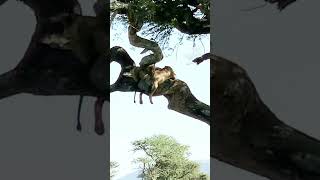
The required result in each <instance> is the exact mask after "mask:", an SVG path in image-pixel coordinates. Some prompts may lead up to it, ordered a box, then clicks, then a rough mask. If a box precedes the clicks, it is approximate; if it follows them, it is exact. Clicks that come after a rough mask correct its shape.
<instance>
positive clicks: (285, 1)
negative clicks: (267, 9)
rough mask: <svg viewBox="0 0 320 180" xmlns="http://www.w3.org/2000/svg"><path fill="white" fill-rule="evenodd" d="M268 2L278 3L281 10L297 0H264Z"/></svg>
mask: <svg viewBox="0 0 320 180" xmlns="http://www.w3.org/2000/svg"><path fill="white" fill-rule="evenodd" d="M264 1H266V2H268V3H271V4H273V3H276V4H277V7H278V9H279V10H283V9H285V8H286V7H287V6H289V5H291V4H292V3H294V2H295V1H297V0H264Z"/></svg>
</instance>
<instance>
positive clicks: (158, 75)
mask: <svg viewBox="0 0 320 180" xmlns="http://www.w3.org/2000/svg"><path fill="white" fill-rule="evenodd" d="M147 68H148V69H146V71H141V69H139V70H140V71H139V70H137V72H136V73H137V74H136V75H135V76H134V79H135V80H136V81H138V80H142V79H143V80H144V81H147V82H149V83H150V84H151V85H152V87H151V90H150V94H149V100H150V103H151V104H153V101H152V96H153V95H154V93H155V92H156V91H157V89H158V87H159V85H160V84H162V83H164V82H165V81H166V80H168V79H175V76H176V74H175V73H174V72H173V69H172V68H171V67H170V66H165V67H164V68H156V67H154V65H152V66H148V67H147ZM135 95H136V92H135ZM135 95H134V103H135V102H136V101H135ZM142 103H143V102H142V92H141V93H140V104H142Z"/></svg>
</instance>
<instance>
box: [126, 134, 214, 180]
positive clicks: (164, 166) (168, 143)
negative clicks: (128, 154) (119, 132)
mask: <svg viewBox="0 0 320 180" xmlns="http://www.w3.org/2000/svg"><path fill="white" fill-rule="evenodd" d="M132 145H133V151H134V152H143V154H144V156H142V157H139V158H137V159H136V160H135V163H136V164H138V165H139V168H140V170H141V173H140V175H139V177H141V178H142V179H145V180H156V179H181V180H184V179H186V180H190V179H197V180H207V179H209V177H208V176H207V175H206V174H203V173H201V172H200V170H199V164H198V163H196V162H193V161H190V160H189V159H188V157H187V155H188V153H189V152H188V149H189V147H188V146H185V145H181V144H179V143H178V142H177V141H176V140H175V139H174V138H172V137H170V136H166V135H157V136H152V137H149V138H144V139H142V140H137V141H134V142H133V143H132Z"/></svg>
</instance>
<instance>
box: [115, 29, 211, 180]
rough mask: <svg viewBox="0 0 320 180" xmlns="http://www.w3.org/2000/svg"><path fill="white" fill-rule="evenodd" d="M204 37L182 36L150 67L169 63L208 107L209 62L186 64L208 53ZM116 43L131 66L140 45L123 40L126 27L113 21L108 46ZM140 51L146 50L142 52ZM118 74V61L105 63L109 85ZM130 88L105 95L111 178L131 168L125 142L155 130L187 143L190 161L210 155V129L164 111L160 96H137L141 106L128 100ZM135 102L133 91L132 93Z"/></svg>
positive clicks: (164, 102)
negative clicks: (113, 166) (112, 166)
mask: <svg viewBox="0 0 320 180" xmlns="http://www.w3.org/2000/svg"><path fill="white" fill-rule="evenodd" d="M178 38H179V32H176V33H175V34H174V35H173V36H172V37H171V41H170V45H172V46H171V47H173V46H174V45H176V44H177V42H178ZM209 39H210V37H209V35H208V36H205V37H203V38H202V39H201V41H199V40H198V41H196V42H195V45H194V43H193V41H192V40H184V41H183V44H182V45H179V46H178V47H177V48H175V49H174V51H164V54H165V57H164V59H163V60H162V61H161V62H159V63H157V64H156V66H158V67H164V66H166V65H169V66H171V67H172V68H173V69H174V71H175V73H176V75H177V76H176V77H177V78H178V79H180V80H183V81H185V82H186V83H187V84H188V86H189V88H190V89H191V91H192V93H193V94H194V95H195V96H196V98H198V99H199V100H201V101H202V102H204V103H206V104H208V105H210V69H209V61H207V62H204V63H202V64H200V65H195V64H193V63H191V61H192V59H194V58H195V57H198V56H201V55H202V54H204V53H206V52H209V51H210V45H209ZM116 45H117V46H121V47H123V48H125V49H126V51H127V52H128V53H129V55H130V56H131V58H133V59H134V60H135V62H136V64H139V61H140V60H141V58H142V57H143V56H142V55H140V52H141V51H142V50H143V49H141V48H136V47H133V46H131V45H130V44H129V42H128V37H127V28H125V27H124V26H122V25H116V24H113V27H112V28H111V47H113V46H116ZM144 55H146V54H144ZM119 72H120V65H119V64H117V63H111V77H110V80H111V83H113V82H115V80H116V79H117V76H118V74H119ZM133 95H134V93H133V92H129V93H124V92H114V93H112V94H111V95H110V98H111V99H110V112H111V114H110V116H111V118H110V119H111V122H110V126H111V128H110V134H111V137H110V141H111V142H110V143H111V160H112V161H117V162H118V163H119V164H120V166H119V168H118V170H119V171H118V174H117V175H118V176H116V178H115V179H117V178H119V177H121V176H123V175H125V174H128V173H130V172H132V171H135V170H136V169H135V168H136V167H137V166H136V165H134V164H133V163H132V161H133V160H134V158H135V157H137V154H135V153H133V152H132V151H131V149H132V145H131V143H132V142H133V141H135V140H139V139H142V138H145V137H150V136H152V135H156V134H165V135H169V136H172V137H174V138H175V139H176V140H177V141H178V142H179V143H181V144H184V145H188V146H189V147H190V152H191V155H190V159H192V160H208V161H209V158H210V148H209V147H210V127H209V126H208V125H207V124H205V123H203V122H201V121H199V120H196V119H193V118H190V117H188V116H185V115H183V114H180V113H177V112H175V111H172V110H169V109H168V108H167V105H168V102H167V100H166V98H164V97H163V96H157V97H153V102H154V104H150V102H149V99H148V96H146V95H144V96H143V102H144V104H142V105H141V104H139V103H136V104H135V103H134V102H133ZM136 100H137V101H138V94H137V97H136Z"/></svg>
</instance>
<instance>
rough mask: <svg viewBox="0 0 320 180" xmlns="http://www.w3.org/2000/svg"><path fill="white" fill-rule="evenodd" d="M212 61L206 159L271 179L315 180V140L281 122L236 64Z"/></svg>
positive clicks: (319, 172) (319, 173) (318, 170)
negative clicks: (209, 154) (219, 161)
mask: <svg viewBox="0 0 320 180" xmlns="http://www.w3.org/2000/svg"><path fill="white" fill-rule="evenodd" d="M211 62H212V63H211V64H213V66H212V68H211V71H213V73H212V75H213V76H212V77H211V82H213V86H212V89H211V93H213V106H212V107H214V109H213V108H212V107H211V110H212V112H213V116H214V119H213V120H214V124H213V126H211V128H212V129H211V145H212V147H214V148H212V149H211V156H212V157H214V158H216V159H218V160H221V161H224V162H226V163H229V164H231V165H234V166H237V167H239V168H242V169H245V170H248V171H250V172H253V173H256V174H259V175H261V176H265V177H268V178H269V179H271V180H318V179H319V178H320V141H319V140H317V139H314V138H312V137H310V136H308V135H306V134H304V133H302V132H300V131H298V130H296V129H294V128H292V127H290V126H288V125H286V124H285V123H283V122H282V121H280V120H279V119H278V118H277V117H276V116H275V114H274V113H272V112H271V111H270V109H269V108H268V107H267V106H266V105H265V104H264V103H263V101H262V100H261V99H260V97H259V95H258V93H257V91H256V89H255V87H254V84H253V83H252V81H251V80H250V78H249V77H248V75H247V73H246V71H245V70H244V69H242V68H241V67H240V66H239V65H237V64H235V63H233V62H231V61H228V60H226V59H224V58H222V57H219V56H215V58H213V59H211Z"/></svg>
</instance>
